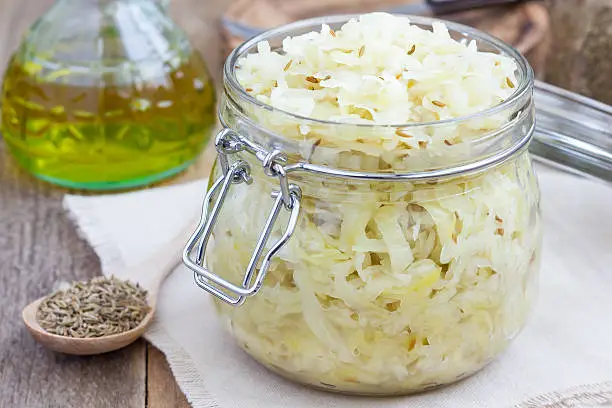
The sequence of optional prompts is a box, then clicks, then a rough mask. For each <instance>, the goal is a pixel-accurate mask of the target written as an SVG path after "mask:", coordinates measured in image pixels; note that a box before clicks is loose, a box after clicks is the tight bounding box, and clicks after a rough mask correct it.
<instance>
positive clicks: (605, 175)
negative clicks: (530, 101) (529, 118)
mask: <svg viewBox="0 0 612 408" xmlns="http://www.w3.org/2000/svg"><path fill="white" fill-rule="evenodd" d="M534 96H535V104H536V134H535V137H534V139H533V141H532V143H531V145H530V147H529V150H530V151H531V152H532V153H533V154H534V155H535V156H536V158H537V159H539V160H542V161H544V162H547V163H549V164H552V165H554V166H557V167H561V168H563V169H565V170H568V171H571V172H575V173H579V174H582V175H585V176H590V177H596V178H599V179H602V180H604V181H608V182H612V106H610V105H606V104H605V103H602V102H599V101H596V100H594V99H590V98H587V97H585V96H582V95H578V94H576V93H574V92H570V91H567V90H565V89H562V88H558V87H556V86H553V85H550V84H547V83H544V82H540V81H536V83H535V87H534Z"/></svg>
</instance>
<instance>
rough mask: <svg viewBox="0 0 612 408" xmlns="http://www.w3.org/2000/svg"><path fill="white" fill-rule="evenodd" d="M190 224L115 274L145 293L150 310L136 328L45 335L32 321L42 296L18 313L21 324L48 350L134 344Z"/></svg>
mask: <svg viewBox="0 0 612 408" xmlns="http://www.w3.org/2000/svg"><path fill="white" fill-rule="evenodd" d="M194 225H195V221H194V222H190V223H189V224H188V225H187V226H186V227H185V229H184V230H183V231H181V232H180V233H179V234H178V235H176V236H175V237H174V238H172V239H171V240H170V241H169V242H168V243H167V244H166V245H164V247H163V248H162V249H160V250H158V251H156V252H155V253H154V255H153V256H151V257H150V258H147V259H146V260H145V261H143V262H141V263H139V264H137V265H134V266H130V267H128V268H126V269H125V270H123V271H120V272H121V273H118V274H116V276H117V278H119V279H125V280H130V281H132V282H137V283H139V284H140V285H141V286H142V287H143V288H144V289H146V290H147V292H148V293H147V303H148V305H149V308H150V310H149V312H148V313H147V314H146V316H145V317H144V319H142V321H141V322H140V324H139V325H138V326H136V327H135V328H133V329H132V330H128V331H125V332H123V333H117V334H111V335H109V336H102V337H87V338H79V337H69V336H60V335H57V334H53V333H49V332H48V331H46V330H45V329H43V328H42V327H41V325H40V324H39V323H38V319H37V318H36V312H37V311H38V306H39V305H40V303H41V302H42V301H43V300H44V297H42V298H40V299H38V300H35V301H34V302H32V303H30V304H29V305H27V306H26V307H25V308H24V309H23V312H22V313H21V317H22V319H23V322H24V324H25V326H26V327H27V329H28V331H29V332H30V334H31V335H32V337H34V340H36V341H37V342H39V343H40V344H42V345H43V346H45V347H47V348H48V349H50V350H53V351H57V352H60V353H64V354H73V355H79V356H86V355H93V354H102V353H107V352H109V351H114V350H118V349H120V348H122V347H125V346H127V345H129V344H131V343H133V342H134V341H136V340H137V339H138V338H139V337H140V336H142V335H143V334H144V332H145V330H146V329H147V327H148V326H149V325H150V324H151V322H152V321H153V316H154V315H155V309H156V305H157V294H158V292H159V288H160V286H161V284H162V282H163V281H164V279H165V278H166V276H168V274H169V273H170V271H172V270H173V269H174V267H175V266H176V265H177V264H178V263H179V262H180V260H181V258H182V253H183V246H184V245H185V243H186V242H187V240H188V239H189V237H190V236H191V233H192V232H193V229H194Z"/></svg>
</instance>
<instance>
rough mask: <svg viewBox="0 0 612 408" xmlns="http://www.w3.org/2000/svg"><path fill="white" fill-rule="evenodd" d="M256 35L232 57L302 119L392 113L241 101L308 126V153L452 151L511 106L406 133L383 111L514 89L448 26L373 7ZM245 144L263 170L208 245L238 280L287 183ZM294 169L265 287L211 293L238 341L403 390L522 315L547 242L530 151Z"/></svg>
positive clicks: (462, 358) (444, 369) (402, 119)
mask: <svg viewBox="0 0 612 408" xmlns="http://www.w3.org/2000/svg"><path fill="white" fill-rule="evenodd" d="M258 51H259V52H258V53H255V54H250V55H248V56H247V57H246V58H243V59H241V60H240V61H239V62H238V65H239V67H237V68H236V72H237V78H238V80H239V81H240V83H241V85H242V86H243V87H244V88H245V90H246V91H247V92H249V93H252V94H253V95H255V96H256V97H257V98H258V99H259V100H260V101H263V102H265V103H266V104H269V105H272V106H275V107H277V108H280V109H282V110H284V111H289V112H290V113H291V114H297V115H301V116H305V117H314V118H318V119H325V120H332V121H335V122H347V123H348V122H351V123H353V125H354V122H359V123H372V124H376V125H377V124H381V126H374V127H366V128H361V127H357V128H356V127H354V126H352V125H349V124H347V125H346V126H347V127H346V128H343V126H344V125H342V124H338V123H336V124H330V123H326V122H322V123H317V122H311V121H310V122H309V121H308V120H306V119H305V118H301V117H300V116H296V115H293V116H292V115H288V114H286V112H282V111H275V110H265V111H264V110H262V111H257V110H255V109H252V110H249V108H248V107H245V108H244V111H245V112H247V114H248V115H250V116H251V118H253V119H255V121H256V122H258V123H259V124H260V125H261V126H262V127H263V128H265V129H266V130H267V131H269V132H271V133H273V134H276V135H280V136H282V137H283V138H285V139H288V140H294V143H295V144H296V145H298V146H301V145H300V143H302V142H303V141H305V140H306V141H310V149H314V150H315V152H313V151H312V150H310V152H309V153H308V154H302V155H301V156H302V160H304V159H306V160H308V159H310V160H311V161H314V162H316V161H319V162H320V163H323V164H328V165H334V166H336V167H339V168H353V169H360V170H376V171H388V170H389V169H390V170H397V169H402V168H408V169H414V168H415V167H416V169H417V170H419V169H421V167H420V166H430V165H432V163H444V162H445V161H446V163H447V164H448V163H454V164H457V163H460V162H461V160H462V159H461V158H459V159H457V157H458V156H457V155H458V154H459V155H460V154H461V152H466V151H469V150H470V146H471V143H473V142H474V141H475V140H477V139H478V138H479V137H482V135H488V136H487V137H488V138H489V139H490V138H491V137H490V132H491V130H495V129H496V128H498V127H500V126H505V125H506V124H507V123H509V122H511V120H512V118H510V117H509V116H508V114H507V112H501V113H500V112H498V113H496V114H494V115H488V116H486V117H484V118H475V119H473V120H468V121H463V122H462V123H460V124H454V123H451V124H450V125H449V126H450V128H449V127H446V126H445V127H433V128H429V129H427V128H425V129H411V131H410V132H411V133H410V134H408V133H406V132H403V131H402V130H401V127H397V126H384V125H388V124H389V123H410V122H423V121H425V122H427V121H432V120H433V121H439V120H441V119H447V118H455V117H460V116H465V115H469V114H470V113H474V112H479V111H482V110H485V109H486V108H488V107H491V106H494V105H496V104H498V103H500V101H502V100H503V99H505V98H507V97H509V95H511V93H512V92H513V91H512V89H513V87H514V84H515V83H516V81H517V79H516V77H515V70H516V65H515V64H514V62H513V61H512V60H511V59H510V58H508V57H504V56H501V55H496V54H488V53H481V52H479V51H478V50H476V48H475V46H474V45H473V44H472V43H460V42H457V41H455V40H453V39H452V38H451V37H450V35H449V33H448V31H447V30H446V28H445V27H444V25H442V24H438V23H436V24H434V29H433V32H431V31H428V30H424V29H421V28H419V27H416V26H412V25H410V24H409V22H408V20H407V19H405V18H401V17H396V16H390V15H386V14H382V13H375V14H373V15H366V16H362V17H361V18H360V19H356V20H353V21H350V22H348V23H347V24H345V25H344V26H343V27H342V29H339V30H336V31H333V30H331V29H330V28H329V27H327V26H323V28H322V30H321V31H320V32H315V33H309V34H305V35H302V36H299V37H295V38H289V39H287V40H285V42H284V44H283V49H282V50H276V51H272V50H270V47H269V46H268V45H266V44H265V43H262V44H260V45H259V47H258ZM366 58H367V59H368V62H367V63H360V62H359V61H360V60H365V59H366ZM431 64H433V65H431ZM406 67H407V68H408V69H406ZM368 76H373V78H366V77H368ZM379 77H380V78H379ZM311 88H312V89H311ZM436 102H439V103H436ZM442 105H443V106H442ZM228 122H230V123H229V124H230V126H231V125H232V123H231V120H229V121H228ZM343 129H344V130H343ZM398 130H399V131H398ZM377 134H378V137H376V135H377ZM451 138H452V142H450V140H451ZM312 140H315V141H316V142H315V143H314V144H313V142H312ZM445 140H446V141H447V142H446V143H445ZM462 145H465V146H464V147H465V149H464V150H462V149H461V148H460V147H459V146H462ZM322 147H326V148H327V150H326V153H324V154H323V155H322V156H316V157H315V154H316V151H317V150H320V149H322ZM298 151H299V149H298ZM415 152H418V153H415ZM457 152H460V153H457ZM406 155H407V156H406ZM404 156H406V157H404ZM415 157H416V158H415ZM241 158H242V159H243V160H246V161H248V162H249V163H250V165H251V168H252V173H253V179H254V183H253V185H244V184H242V185H237V186H235V187H233V188H232V190H230V193H229V195H228V197H227V198H226V200H225V202H224V207H223V212H222V213H221V215H220V217H219V220H218V224H217V226H216V228H215V231H214V233H213V238H212V241H211V243H210V246H209V248H208V251H207V263H208V265H209V266H210V268H211V269H212V270H213V271H215V272H216V273H217V274H219V275H222V276H223V277H225V278H227V279H229V280H231V281H233V282H241V281H242V277H243V276H244V270H245V268H246V265H247V264H248V262H249V259H250V257H251V253H252V249H253V247H254V245H255V243H256V242H257V240H258V238H259V235H260V232H261V229H262V227H263V225H264V223H265V220H266V218H267V216H268V212H269V209H270V205H271V199H270V193H271V191H273V190H278V181H277V180H276V179H274V178H271V177H268V176H265V175H264V174H263V172H262V171H261V164H260V163H259V162H258V161H257V160H255V159H254V158H253V157H252V156H249V154H246V153H243V154H241ZM218 173H219V172H218V171H217V175H219V174H218ZM292 181H293V182H295V183H296V184H298V185H299V186H300V187H301V188H302V190H303V196H302V200H301V203H302V209H301V213H300V218H299V222H298V226H297V228H296V231H295V233H294V235H293V237H292V238H291V240H290V241H289V243H288V244H287V246H286V247H285V248H284V249H283V250H282V251H281V252H280V253H279V254H278V256H277V257H276V258H275V260H274V262H273V263H272V265H271V267H270V269H269V272H268V275H267V277H266V279H265V281H264V285H263V287H262V289H261V290H260V292H259V293H257V294H256V295H255V296H252V297H250V298H249V299H248V300H247V301H246V303H245V304H244V306H242V307H237V308H235V307H232V306H229V305H226V304H223V303H222V302H219V303H218V307H219V310H220V313H221V314H222V315H223V316H225V317H227V322H228V327H229V328H230V330H231V332H232V333H233V334H234V336H235V337H236V339H237V340H238V342H239V344H240V345H241V346H242V347H243V348H244V349H245V350H246V351H247V352H248V353H250V354H251V355H252V356H254V357H255V358H256V359H257V360H258V361H260V362H261V363H263V364H265V365H266V366H268V367H270V368H271V369H273V370H275V371H277V372H279V373H281V374H283V375H286V376H288V377H291V378H294V379H296V380H298V381H301V382H305V383H308V384H312V385H315V386H319V387H325V388H328V389H334V390H337V391H344V392H355V393H365V394H390V393H406V392H411V391H418V390H422V389H425V388H428V387H432V386H436V385H440V384H445V383H449V382H452V381H455V380H457V379H459V378H461V377H463V376H465V375H468V374H470V373H473V372H474V371H476V370H478V369H479V368H481V367H482V366H483V365H485V364H486V363H487V362H489V361H490V360H491V359H492V358H493V357H495V356H496V355H497V354H499V353H500V352H501V351H502V350H503V349H504V348H505V347H506V345H507V344H508V342H509V340H510V339H512V338H513V337H514V336H515V335H516V334H517V333H518V332H519V330H520V329H521V328H522V327H523V325H524V323H525V320H526V317H527V314H528V312H529V310H530V307H531V303H532V300H533V295H534V292H535V286H536V285H535V279H536V271H537V268H538V258H539V256H538V249H539V245H540V228H539V219H538V199H539V196H538V188H537V183H536V181H535V176H534V174H533V170H532V167H531V162H530V159H529V157H528V155H527V154H526V153H521V154H519V155H517V156H516V157H514V158H513V159H512V160H510V161H508V162H506V163H504V164H503V165H501V166H497V167H493V168H490V169H487V170H485V171H482V172H480V173H478V174H473V175H470V176H464V177H455V178H451V179H444V180H436V181H429V182H418V183H410V182H378V183H372V182H363V181H351V180H346V179H335V178H321V177H320V176H316V175H312V174H297V173H296V175H295V176H292ZM286 217H287V214H285V213H283V214H282V215H281V217H280V218H279V220H278V221H277V228H276V230H275V232H274V234H273V236H272V238H271V241H274V240H275V239H277V238H278V237H279V236H280V233H281V231H282V226H283V225H284V223H285V222H286Z"/></svg>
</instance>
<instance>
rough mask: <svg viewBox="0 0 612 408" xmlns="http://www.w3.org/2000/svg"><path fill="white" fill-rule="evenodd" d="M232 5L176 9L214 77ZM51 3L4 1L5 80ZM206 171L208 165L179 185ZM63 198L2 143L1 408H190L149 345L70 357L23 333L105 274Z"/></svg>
mask: <svg viewBox="0 0 612 408" xmlns="http://www.w3.org/2000/svg"><path fill="white" fill-rule="evenodd" d="M81 1H86V0H81ZM227 2H228V0H173V4H172V14H173V15H174V17H175V19H176V20H177V21H178V22H179V23H180V24H181V25H182V26H183V27H184V28H185V29H186V30H187V31H188V33H189V35H190V37H191V38H192V41H193V42H194V44H195V45H196V47H197V48H199V49H200V50H201V51H202V52H203V53H204V54H205V57H206V58H207V60H208V63H209V65H210V67H211V70H212V71H213V72H214V73H217V72H219V69H218V66H219V64H220V62H221V59H222V56H221V51H220V47H217V46H216V45H215V44H217V43H218V42H219V41H220V39H219V34H218V32H219V30H218V27H217V22H216V20H217V17H218V15H219V13H220V12H221V10H223V9H224V7H225V4H226V3H227ZM52 3H53V0H0V73H1V72H2V70H3V69H4V66H5V65H6V62H7V59H8V57H9V56H10V54H11V52H12V51H13V49H14V48H15V47H16V46H17V44H18V43H19V40H20V38H21V33H22V32H23V30H25V29H26V28H27V27H28V26H29V25H30V23H31V22H32V21H33V20H34V19H35V18H36V17H37V16H38V15H40V14H41V13H42V12H44V10H46V9H47V8H48V7H49V5H50V4H52ZM207 165H208V163H207V161H206V159H203V161H202V162H201V163H200V166H195V167H192V168H191V170H190V171H189V172H188V173H187V174H184V175H182V176H181V178H182V179H184V178H190V177H191V178H192V177H194V174H197V173H200V172H201V169H202V168H206V167H207ZM175 181H176V180H175ZM65 192H66V191H65V190H62V189H59V188H57V187H53V186H51V185H48V184H46V183H43V182H40V181H38V180H36V179H34V178H32V177H31V176H29V175H28V174H26V173H25V172H24V171H23V170H21V169H20V168H18V167H17V166H16V164H15V163H14V162H13V160H12V158H11V157H9V155H8V152H7V149H6V147H5V146H4V144H3V143H2V142H0V407H3V408H21V407H24V408H25V407H27V408H38V407H62V408H63V407H75V408H90V407H91V408H93V407H113V408H116V407H120V408H132V407H133V408H143V407H150V408H162V407H177V408H184V407H188V406H189V404H188V403H187V401H186V399H185V396H184V395H183V394H182V393H181V391H180V389H179V388H178V385H177V384H176V382H175V380H174V378H173V376H172V373H171V372H170V369H169V367H168V364H167V362H166V359H165V357H164V355H163V354H162V353H161V352H160V351H159V350H157V349H156V348H155V347H153V346H151V345H149V344H147V343H146V342H145V341H138V342H136V343H135V344H133V345H131V346H129V347H127V348H126V349H124V350H120V351H117V352H113V353H109V354H107V355H101V356H95V357H70V356H65V355H61V354H56V353H52V352H50V351H47V350H46V349H44V348H43V347H41V346H39V345H38V344H36V343H35V342H34V340H33V339H32V338H31V337H30V335H29V334H28V333H27V332H26V330H25V328H24V327H23V325H22V323H21V321H20V312H21V309H22V308H23V307H24V306H25V305H26V304H27V303H29V302H30V301H31V300H34V299H36V298H38V297H40V296H43V295H45V294H47V293H49V292H50V291H52V289H53V285H54V284H55V283H56V282H58V281H62V280H63V281H71V280H75V279H87V278H91V277H93V276H95V275H99V274H100V266H99V262H98V258H97V257H96V255H95V254H94V252H93V250H92V249H91V248H90V247H89V246H88V244H87V243H86V242H84V241H83V240H82V239H81V238H79V236H78V235H77V233H76V231H75V228H74V226H73V225H72V223H71V222H70V221H69V220H68V219H67V218H66V216H65V213H64V211H63V209H62V205H61V200H62V196H63V195H64V194H65Z"/></svg>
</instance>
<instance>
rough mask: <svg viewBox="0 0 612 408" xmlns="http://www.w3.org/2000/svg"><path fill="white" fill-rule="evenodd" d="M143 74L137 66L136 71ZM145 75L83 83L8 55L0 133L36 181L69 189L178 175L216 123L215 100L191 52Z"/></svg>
mask: <svg viewBox="0 0 612 408" xmlns="http://www.w3.org/2000/svg"><path fill="white" fill-rule="evenodd" d="M139 69H140V71H139V72H142V67H139ZM147 72H148V74H147V75H148V76H146V78H145V76H144V75H142V74H139V73H137V74H134V75H128V76H127V78H128V79H127V80H122V81H121V83H120V81H118V80H117V78H118V77H120V78H125V77H126V76H125V75H123V77H121V76H118V75H117V73H115V72H111V73H102V74H100V75H98V77H97V78H95V79H91V78H89V77H87V75H88V74H87V70H86V69H83V68H75V69H70V68H68V69H67V68H56V69H49V67H48V66H43V65H41V64H34V63H31V62H30V63H26V64H22V63H20V62H19V61H17V59H16V58H13V60H12V61H11V63H10V64H9V66H8V68H7V72H6V75H5V79H4V86H3V95H2V135H3V137H4V140H5V142H6V143H7V144H8V146H9V147H10V149H11V151H12V152H13V154H14V156H15V157H16V159H17V161H18V162H19V163H20V164H21V165H22V166H23V167H25V168H26V169H27V170H28V171H30V172H31V173H33V174H34V175H36V176H37V177H39V178H42V179H45V180H48V181H51V182H54V183H56V184H60V185H64V186H67V187H72V188H86V189H99V190H102V189H114V188H128V187H134V186H138V185H143V184H148V183H151V182H154V181H157V180H160V179H162V178H165V177H168V176H170V175H172V174H175V173H178V172H180V171H181V170H183V169H184V168H185V167H187V166H188V165H189V163H191V162H192V161H193V160H194V159H195V157H196V156H197V155H198V154H199V153H200V151H201V150H202V149H203V147H204V145H205V143H206V141H207V140H208V139H209V137H210V132H211V130H212V127H213V125H214V122H215V111H214V105H215V93H214V89H213V86H212V84H211V81H210V78H209V76H208V73H207V70H206V67H205V65H204V62H203V61H202V60H201V58H200V57H199V56H198V55H196V54H194V55H193V56H192V57H190V58H189V59H188V60H186V61H184V62H182V63H180V64H177V66H176V68H170V67H169V66H168V65H165V64H163V65H162V64H156V66H154V67H151V68H150V69H148V71H147Z"/></svg>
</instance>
